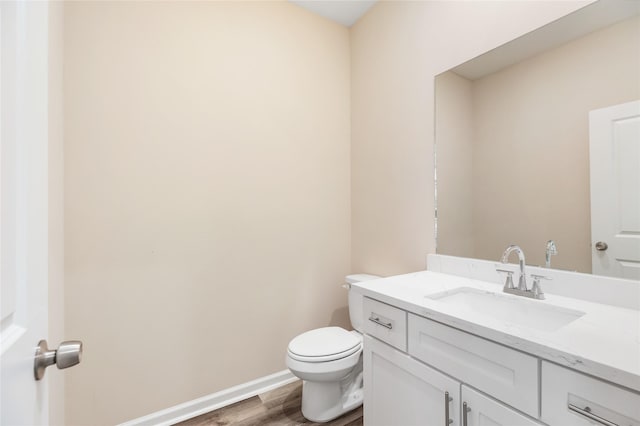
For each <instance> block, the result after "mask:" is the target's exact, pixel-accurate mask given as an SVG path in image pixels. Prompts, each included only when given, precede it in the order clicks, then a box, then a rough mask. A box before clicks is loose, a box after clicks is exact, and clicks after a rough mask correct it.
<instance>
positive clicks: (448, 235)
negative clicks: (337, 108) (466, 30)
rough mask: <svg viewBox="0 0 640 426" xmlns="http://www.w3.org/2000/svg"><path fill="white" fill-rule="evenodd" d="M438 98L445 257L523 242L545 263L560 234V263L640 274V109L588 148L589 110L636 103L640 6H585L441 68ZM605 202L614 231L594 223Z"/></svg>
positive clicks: (619, 1) (487, 254)
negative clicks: (598, 148) (601, 143)
mask: <svg viewBox="0 0 640 426" xmlns="http://www.w3.org/2000/svg"><path fill="white" fill-rule="evenodd" d="M435 97H436V99H435V106H436V107H435V110H436V113H435V132H436V221H435V222H436V244H437V253H439V254H446V255H453V256H463V257H473V258H478V259H486V260H495V261H497V260H499V259H500V257H501V255H502V252H503V251H504V249H505V248H506V247H507V245H509V244H518V245H519V246H521V247H522V248H523V250H524V252H525V255H526V260H527V264H530V265H540V266H543V265H545V263H546V251H547V250H546V248H547V242H548V240H553V241H554V242H555V245H556V247H557V255H553V256H551V267H552V268H556V269H565V270H572V271H578V272H584V273H594V274H599V275H613V276H621V277H623V278H631V279H640V116H636V115H638V114H636V115H633V114H631V115H629V113H625V114H627V116H625V117H624V119H623V120H618V121H616V124H615V125H614V127H615V126H618V127H620V128H618V127H615V129H614V130H613V131H604V132H601V133H604V134H605V135H608V134H613V135H622V136H620V137H624V138H626V139H624V140H623V141H618V140H616V141H614V142H608V143H610V146H609V148H607V149H608V151H606V150H605V151H606V152H605V154H604V155H601V154H598V153H595V154H594V153H592V154H591V155H590V144H593V142H591V141H590V133H591V134H593V132H594V128H593V126H594V124H593V121H594V115H593V114H596V115H595V117H596V118H597V117H598V113H597V112H596V113H592V114H591V116H590V112H592V111H596V110H601V111H605V110H608V109H609V108H613V109H614V110H615V107H616V106H620V105H627V107H628V108H631V110H632V111H636V110H638V109H639V108H640V106H639V105H640V103H636V102H634V101H638V100H640V2H635V1H626V0H600V1H598V2H595V3H592V4H589V5H588V6H585V7H584V8H582V9H580V10H578V11H576V12H574V13H572V14H570V15H567V16H566V17H563V18H562V19H560V20H557V21H555V22H553V23H550V24H549V25H546V26H544V27H541V28H539V29H538V30H535V31H533V32H531V33H529V34H526V35H524V36H522V37H520V38H518V39H516V40H513V41H512V42H510V43H507V44H505V45H503V46H500V47H498V48H496V49H494V50H492V51H490V52H487V53H485V54H483V55H481V56H479V57H477V58H474V59H472V60H470V61H468V62H465V63H464V64H462V65H460V66H458V67H455V68H453V69H451V70H449V71H447V72H444V73H442V74H440V75H438V76H437V77H436V81H435ZM616 111H617V110H616ZM599 114H600V115H603V114H604V115H607V113H606V112H605V113H603V112H600V113H599ZM590 117H591V118H590ZM620 123H623V124H624V126H623V125H622V124H620ZM598 125H599V124H598ZM590 126H591V127H592V128H591V131H590ZM616 137H618V136H616ZM591 138H593V135H592V136H591ZM591 149H592V150H593V148H591ZM614 151H615V152H614ZM610 154H611V155H610ZM602 167H604V168H605V169H606V168H608V170H610V171H611V172H612V173H613V174H614V175H615V176H614V180H613V181H606V182H605V181H604V179H603V178H601V175H600V174H598V173H601V172H598V171H596V169H600V168H602ZM594 187H598V188H594ZM596 189H597V190H598V191H600V192H603V191H604V193H605V195H604V197H605V199H604V200H605V201H602V200H603V199H602V198H597V197H598V196H592V192H593V191H594V190H596ZM611 194H615V195H616V197H617V198H615V197H614V198H606V197H612V195H611ZM596 200H600V201H597V202H596ZM594 202H595V204H594V205H593V206H592V204H593V203H594ZM603 206H606V207H607V208H609V207H611V208H612V209H613V210H611V209H609V210H611V211H609V210H608V213H607V214H609V215H613V216H616V215H617V216H616V217H614V218H613V219H611V220H612V221H613V222H615V223H616V225H615V228H616V229H615V230H614V234H616V233H617V234H616V235H613V236H612V237H603V236H601V235H597V236H596V235H595V234H597V233H598V232H600V231H597V230H596V231H594V230H593V226H595V225H596V224H597V223H596V222H598V223H599V222H601V219H597V220H596V217H600V216H602V212H601V211H600V210H602V209H603V208H604V207H603ZM594 208H595V210H596V211H594ZM598 215H600V216H598ZM607 226H608V225H607ZM612 226H613V225H612ZM608 238H612V239H611V240H609V239H608ZM615 238H618V239H620V240H621V241H622V242H616V241H613V240H614V239H615ZM598 239H602V240H603V241H601V242H602V243H608V250H597V249H596V247H595V245H596V242H597V241H599V240H598ZM622 246H624V247H622ZM599 248H602V247H599ZM624 250H626V252H625V251H624Z"/></svg>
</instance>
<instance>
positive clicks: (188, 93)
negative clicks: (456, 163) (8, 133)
mask: <svg viewBox="0 0 640 426" xmlns="http://www.w3.org/2000/svg"><path fill="white" fill-rule="evenodd" d="M64 18H65V29H66V32H65V57H64V59H65V75H64V83H65V90H66V92H65V129H64V130H65V137H66V140H65V153H64V154H65V172H66V175H65V188H64V189H65V209H66V211H65V242H66V253H65V257H66V264H65V268H66V270H65V276H66V337H67V338H81V339H83V340H84V342H85V356H84V359H83V362H82V364H81V365H80V366H78V367H76V368H74V369H71V370H69V372H68V375H67V392H66V403H67V405H66V409H67V412H66V416H67V423H68V424H85V425H86V424H112V423H117V422H121V421H125V420H129V419H132V418H135V417H138V416H142V415H145V414H148V413H151V412H154V411H157V410H161V409H164V408H167V407H169V406H171V405H174V404H178V403H181V402H185V401H188V400H191V399H194V398H197V397H200V396H203V395H207V394H210V393H213V392H216V391H219V390H221V389H225V388H228V387H231V386H233V385H237V384H240V383H244V382H247V381H250V380H254V379H256V378H259V377H262V376H265V375H268V374H271V373H274V372H277V371H281V370H284V369H285V368H286V366H285V363H284V360H285V352H286V347H287V344H288V342H289V340H290V339H291V338H292V337H293V336H295V335H296V334H298V333H300V332H302V331H305V330H308V329H311V328H314V327H319V326H326V325H329V324H336V325H342V326H347V325H348V320H347V316H346V314H347V311H346V303H347V302H346V293H345V291H344V289H342V288H341V286H340V285H341V284H342V282H343V277H344V275H345V274H347V273H349V272H350V243H349V238H350V237H349V236H350V206H349V204H350V203H349V200H350V188H349V157H350V153H349V138H350V122H349V120H350V99H349V94H350V72H349V67H350V63H349V34H348V30H347V29H346V28H344V27H342V26H340V25H338V24H335V23H331V22H329V21H327V20H325V19H323V18H320V17H318V16H315V15H312V14H311V13H309V12H307V11H305V10H303V9H301V8H299V7H297V6H294V5H292V4H290V3H286V2H252V3H249V2H139V3H138V2H100V3H97V2H69V3H67V4H66V11H65V17H64Z"/></svg>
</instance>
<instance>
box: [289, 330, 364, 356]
mask: <svg viewBox="0 0 640 426" xmlns="http://www.w3.org/2000/svg"><path fill="white" fill-rule="evenodd" d="M361 349H362V337H361V336H359V335H358V334H357V333H351V332H349V331H347V330H345V329H343V328H340V327H323V328H318V329H315V330H311V331H307V332H306V333H302V334H301V335H299V336H297V337H295V338H294V339H293V340H291V343H289V348H288V351H287V352H288V354H289V356H290V357H291V358H293V359H295V360H297V361H302V362H329V361H335V360H338V359H342V358H345V357H348V356H349V355H352V354H354V353H356V352H358V351H360V350H361Z"/></svg>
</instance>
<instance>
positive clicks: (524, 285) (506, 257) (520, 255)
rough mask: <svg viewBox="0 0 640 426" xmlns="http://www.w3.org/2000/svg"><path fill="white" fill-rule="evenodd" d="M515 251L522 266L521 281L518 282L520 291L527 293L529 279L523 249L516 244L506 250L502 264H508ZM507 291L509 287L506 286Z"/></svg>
mask: <svg viewBox="0 0 640 426" xmlns="http://www.w3.org/2000/svg"><path fill="white" fill-rule="evenodd" d="M514 251H515V252H516V254H517V255H518V263H519V264H520V279H519V280H518V290H520V291H527V279H526V276H525V274H524V265H525V263H524V252H523V251H522V249H521V248H520V247H518V246H516V245H514V244H512V245H510V246H509V247H507V248H506V249H505V251H504V253H502V259H500V261H501V262H502V263H507V261H508V260H509V255H510V254H511V253H513V252H514ZM512 285H513V282H512ZM512 288H513V287H512ZM506 289H507V286H505V291H506Z"/></svg>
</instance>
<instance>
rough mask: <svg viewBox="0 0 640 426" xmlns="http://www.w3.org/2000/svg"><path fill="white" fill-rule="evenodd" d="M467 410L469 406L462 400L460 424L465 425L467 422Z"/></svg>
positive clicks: (469, 409)
mask: <svg viewBox="0 0 640 426" xmlns="http://www.w3.org/2000/svg"><path fill="white" fill-rule="evenodd" d="M469 411H471V408H469V407H468V406H467V403H466V402H463V403H462V426H467V425H468V423H469V420H468V418H467V417H468V413H469Z"/></svg>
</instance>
